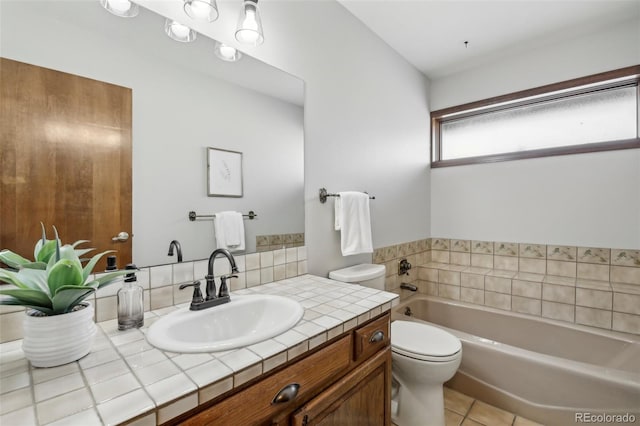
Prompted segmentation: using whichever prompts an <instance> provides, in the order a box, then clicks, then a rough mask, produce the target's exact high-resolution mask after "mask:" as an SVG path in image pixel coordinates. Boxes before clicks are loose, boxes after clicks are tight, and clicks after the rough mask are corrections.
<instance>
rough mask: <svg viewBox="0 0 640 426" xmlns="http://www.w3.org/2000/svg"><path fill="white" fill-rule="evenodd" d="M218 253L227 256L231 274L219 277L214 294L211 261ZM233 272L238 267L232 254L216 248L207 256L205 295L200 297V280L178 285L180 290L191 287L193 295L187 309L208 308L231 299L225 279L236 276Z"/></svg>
mask: <svg viewBox="0 0 640 426" xmlns="http://www.w3.org/2000/svg"><path fill="white" fill-rule="evenodd" d="M218 255H222V256H224V257H226V258H227V260H228V261H229V265H231V274H229V275H224V276H222V277H220V292H219V293H218V295H217V296H216V283H215V281H214V277H213V263H214V262H215V260H216V257H218ZM234 273H238V267H237V266H236V260H235V259H234V258H233V255H232V254H231V253H230V252H229V250H227V249H216V250H214V251H213V253H211V256H209V267H208V269H207V275H206V276H205V279H206V280H207V287H206V297H204V298H203V297H202V293H201V292H200V281H194V282H192V283H185V284H182V285H181V286H180V290H182V289H185V288H187V287H193V297H192V299H191V306H190V308H189V309H191V310H192V311H199V310H201V309H206V308H210V307H212V306H218V305H222V304H223V303H228V302H230V301H231V297H230V296H229V287H227V280H228V279H229V278H238V276H237V275H234Z"/></svg>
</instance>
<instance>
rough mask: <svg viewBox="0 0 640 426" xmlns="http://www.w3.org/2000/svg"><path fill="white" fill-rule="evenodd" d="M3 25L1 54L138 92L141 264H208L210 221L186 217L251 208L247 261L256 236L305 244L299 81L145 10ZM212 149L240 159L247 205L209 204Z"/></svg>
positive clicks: (46, 13)
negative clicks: (229, 58)
mask: <svg viewBox="0 0 640 426" xmlns="http://www.w3.org/2000/svg"><path fill="white" fill-rule="evenodd" d="M1 19H2V21H1V28H2V30H1V31H2V34H0V35H1V40H2V41H1V43H2V44H1V51H2V56H4V57H7V58H10V59H14V60H17V61H21V62H26V63H30V64H34V65H38V66H41V67H45V68H52V69H55V70H59V71H63V72H67V73H71V74H76V75H81V76H83V77H88V78H92V79H95V80H99V81H105V82H108V83H112V84H116V85H119V86H124V87H128V88H131V89H132V95H133V132H132V140H133V149H132V164H133V170H132V192H133V230H132V234H133V261H134V262H135V263H136V264H137V265H138V266H150V265H156V264H165V263H174V262H175V261H176V257H175V256H174V257H168V256H167V252H168V249H169V243H170V242H171V241H172V240H178V241H179V242H180V243H181V246H182V251H183V258H184V260H185V261H187V260H196V259H203V258H207V257H208V256H209V254H210V253H211V252H212V251H213V249H215V234H214V229H213V220H212V219H211V218H207V217H198V218H197V219H196V220H195V221H191V220H189V217H188V216H189V212H190V211H194V212H196V214H197V215H198V216H210V215H213V214H215V213H216V212H220V211H226V210H235V211H239V212H242V213H243V214H248V212H249V211H254V212H255V213H256V214H257V217H256V218H255V219H253V220H250V219H248V218H247V219H246V220H245V221H244V225H245V245H246V250H245V251H244V252H245V253H249V252H255V251H258V250H259V248H258V247H257V246H256V240H257V239H260V240H261V241H264V242H265V243H268V241H267V240H266V238H264V237H262V238H261V237H260V236H267V235H271V236H274V235H278V236H280V235H286V236H287V237H281V238H279V239H278V238H274V240H277V241H280V242H277V243H276V244H282V245H284V244H285V243H293V241H294V240H295V239H297V244H301V243H300V238H301V235H303V233H304V188H303V186H304V182H303V180H304V170H303V164H304V158H303V157H304V140H303V97H304V82H303V81H302V80H300V79H298V78H296V77H294V76H292V75H289V74H287V73H285V72H283V71H281V70H278V69H275V68H273V67H271V66H269V65H267V64H265V63H263V62H261V61H258V60H256V59H255V58H252V57H250V56H248V55H243V57H242V59H241V60H240V61H238V62H234V63H230V62H224V61H222V60H220V59H218V58H217V57H216V56H215V55H214V41H213V40H211V39H208V38H206V37H205V36H203V35H202V34H198V38H197V40H196V41H195V42H193V43H180V42H176V41H174V40H171V39H170V38H169V37H167V36H166V35H165V34H164V21H165V19H164V18H163V17H161V16H159V15H157V14H155V13H154V12H151V11H149V10H147V9H144V8H142V7H141V8H140V13H139V15H138V16H137V17H135V18H119V17H116V16H113V15H111V14H110V13H109V12H107V11H106V10H104V9H103V8H102V7H101V6H100V3H99V2H98V1H88V2H77V1H73V2H70V1H29V2H25V1H5V0H3V1H2V16H1ZM188 19H189V18H188V17H186V15H185V20H184V23H185V24H188ZM234 19H235V18H234ZM214 24H215V23H214ZM212 25H213V24H212ZM208 148H217V149H221V150H230V151H236V152H241V153H242V186H243V187H242V189H243V194H242V197H238V198H231V197H216V196H208V192H207V183H208V182H207V180H208V174H207V149H208ZM118 231H119V230H116V231H115V232H114V235H115V234H117V233H118ZM296 234H297V235H296ZM285 240H286V241H285ZM267 247H268V248H269V249H274V248H275V247H274V246H273V245H272V246H267ZM119 266H121V265H119Z"/></svg>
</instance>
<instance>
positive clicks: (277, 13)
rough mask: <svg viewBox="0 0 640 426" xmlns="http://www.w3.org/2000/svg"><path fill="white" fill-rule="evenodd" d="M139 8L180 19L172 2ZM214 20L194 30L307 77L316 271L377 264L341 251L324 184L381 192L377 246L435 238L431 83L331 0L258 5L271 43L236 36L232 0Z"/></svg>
mask: <svg viewBox="0 0 640 426" xmlns="http://www.w3.org/2000/svg"><path fill="white" fill-rule="evenodd" d="M141 4H143V5H145V7H149V8H151V9H152V10H156V11H159V12H161V13H163V14H165V15H166V16H172V17H174V18H176V19H177V18H179V17H181V16H182V15H183V12H182V10H181V8H180V7H179V5H176V4H175V3H171V4H170V3H167V2H156V1H153V0H142V2H141ZM218 4H219V6H220V16H221V17H220V19H219V20H218V21H216V23H215V25H199V24H197V23H195V24H194V28H195V29H196V30H198V31H201V32H203V33H205V34H208V35H210V36H211V37H213V38H215V39H218V40H220V41H222V42H225V43H227V44H230V45H233V46H237V47H239V48H241V49H242V50H243V51H246V52H249V53H250V54H251V55H254V56H255V57H257V58H258V59H261V60H263V61H265V62H267V63H269V64H271V65H274V66H276V67H279V68H281V69H283V70H285V71H287V72H289V73H292V74H294V75H296V76H298V77H300V78H302V79H304V81H305V110H304V115H305V124H304V127H305V205H306V207H305V220H306V223H305V238H306V245H307V247H308V258H309V261H308V268H309V272H310V273H314V274H318V275H324V274H326V273H327V272H328V271H330V270H332V269H336V268H339V267H342V266H346V265H351V264H355V263H359V262H362V261H367V262H369V261H371V256H370V255H358V256H349V257H343V256H342V255H341V254H340V243H339V234H338V233H337V232H335V231H333V230H332V224H333V200H331V199H330V200H329V201H328V202H327V203H326V204H320V202H319V201H318V190H319V188H321V187H326V188H327V190H329V191H331V192H337V191H343V190H363V191H368V192H369V193H371V194H372V195H374V196H376V200H374V201H372V203H371V205H372V207H371V216H372V222H373V223H372V228H373V244H374V247H383V246H387V245H392V244H395V243H402V242H407V241H413V240H418V239H422V238H427V237H428V236H429V223H430V220H429V210H430V207H429V203H430V201H429V155H428V151H429V105H428V100H427V99H428V81H427V79H426V78H425V77H424V75H422V74H421V73H420V72H418V71H417V70H416V69H415V68H414V67H412V66H411V65H409V64H408V63H407V62H406V61H405V60H404V59H403V58H401V57H400V56H399V55H398V54H397V53H396V52H395V51H394V50H392V49H391V48H390V47H389V46H388V45H386V44H385V43H384V42H383V41H381V40H380V39H379V38H378V37H377V36H376V35H374V34H373V33H372V32H371V31H370V30H369V29H368V28H366V27H365V26H364V25H363V24H362V23H361V22H360V21H358V20H357V19H356V18H355V17H353V15H351V14H350V13H349V12H347V10H346V9H344V8H343V7H342V6H341V5H340V4H338V3H337V2H335V0H300V1H289V0H269V1H268V2H264V3H261V14H262V23H263V26H264V32H265V43H264V44H263V45H262V46H259V47H255V48H253V47H249V48H247V47H246V46H240V45H238V44H237V42H236V41H235V40H234V39H233V32H234V26H235V25H236V21H235V19H236V16H237V6H238V4H237V3H236V2H218Z"/></svg>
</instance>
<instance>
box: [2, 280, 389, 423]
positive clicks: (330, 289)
mask: <svg viewBox="0 0 640 426" xmlns="http://www.w3.org/2000/svg"><path fill="white" fill-rule="evenodd" d="M252 294H255V295H280V296H285V297H289V298H291V299H294V300H297V301H298V302H299V303H300V304H301V305H302V306H303V307H304V311H305V312H304V316H303V318H302V320H300V322H299V323H298V324H296V325H295V326H294V327H293V328H292V329H290V330H288V331H286V332H284V333H282V334H280V335H277V336H275V337H273V338H271V339H267V340H265V341H262V342H259V343H257V344H253V345H249V346H246V347H241V348H237V349H234V350H229V351H224V352H205V353H176V352H170V351H163V350H160V349H158V348H156V347H154V346H152V345H151V344H150V343H149V342H148V341H147V339H146V334H147V332H148V331H149V328H150V327H151V325H152V324H153V323H154V322H157V321H159V320H160V319H162V318H163V317H165V316H167V315H170V314H171V313H172V312H176V309H178V308H185V307H188V304H183V305H179V306H172V307H167V308H163V309H160V310H156V311H151V312H147V313H145V325H144V326H143V327H142V328H140V329H132V330H126V331H119V330H118V325H117V321H116V320H108V321H103V322H99V323H98V324H97V325H98V327H97V333H98V334H97V335H96V340H95V342H94V346H93V348H92V350H91V352H90V353H89V355H87V356H86V357H84V358H82V359H80V360H79V361H76V362H73V363H70V364H67V365H63V366H60V367H55V368H47V369H38V368H33V367H32V366H31V365H29V363H28V361H27V360H26V359H25V358H24V354H23V352H22V350H21V341H20V340H14V341H11V342H6V343H3V344H2V345H1V346H0V371H2V373H3V376H2V381H3V389H2V391H3V394H2V411H1V412H0V423H2V424H25V425H27V424H32V425H35V426H42V425H45V424H49V423H54V422H55V423H59V424H90V425H94V424H95V425H99V424H113V425H121V424H135V425H136V426H155V425H177V424H186V425H204V424H215V425H233V426H237V425H265V424H275V425H289V424H291V425H299V426H301V425H305V424H307V425H312V424H317V425H345V424H357V425H376V426H378V425H390V424H391V420H390V389H391V386H390V382H391V355H390V336H389V330H390V319H389V315H390V310H391V309H392V308H393V307H394V306H395V305H396V304H397V303H398V295H397V294H394V293H389V292H386V291H380V290H376V289H371V288H366V287H363V286H360V285H357V284H347V283H344V282H340V281H335V280H331V279H327V278H323V277H317V276H313V275H301V276H297V277H294V278H288V279H285V280H281V281H276V282H272V283H269V284H263V285H259V286H255V287H250V288H246V289H242V290H238V291H234V292H233V294H232V301H231V303H230V304H233V303H234V300H233V299H234V297H235V298H236V301H238V299H239V296H241V295H252ZM211 309H216V308H211Z"/></svg>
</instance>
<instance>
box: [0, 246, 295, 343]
mask: <svg viewBox="0 0 640 426" xmlns="http://www.w3.org/2000/svg"><path fill="white" fill-rule="evenodd" d="M234 257H235V260H236V265H237V266H238V269H239V271H240V272H239V273H238V274H237V275H238V278H235V279H232V280H230V287H231V290H232V291H234V290H239V289H243V288H248V287H254V286H257V285H260V284H267V283H270V282H273V281H279V280H283V279H285V278H292V277H296V276H298V275H304V274H306V273H307V248H306V247H305V246H300V247H290V248H280V249H278V250H271V251H262V252H260V253H251V254H245V255H237V256H234ZM208 263H209V262H208V259H206V260H198V261H193V262H182V263H173V264H168V265H158V266H151V267H146V268H140V271H139V272H137V273H136V277H137V278H138V281H137V284H138V285H140V286H141V287H142V288H143V289H144V310H145V312H146V311H150V310H156V309H160V308H165V307H169V306H173V305H177V304H181V303H187V302H189V301H191V296H192V293H193V289H192V288H191V287H188V288H187V289H185V290H180V289H179V287H180V284H182V283H185V282H189V281H193V280H196V279H197V280H200V281H201V283H202V284H201V286H200V288H201V289H202V291H203V292H204V287H205V282H204V276H205V275H206V274H207V268H208ZM213 272H214V275H215V276H216V277H219V276H221V275H226V274H229V273H230V272H231V270H230V267H229V263H228V261H227V259H226V258H218V259H216V260H215V262H214V269H213ZM218 284H219V280H216V285H218ZM120 287H121V286H120V285H119V284H117V283H114V284H112V285H109V286H107V287H105V288H103V289H101V290H99V291H97V292H96V293H95V295H94V296H92V297H89V298H87V300H88V301H90V302H91V303H93V305H94V307H95V315H96V318H95V319H96V321H98V322H100V321H106V320H110V319H114V318H116V317H117V303H116V293H117V292H118V289H120ZM23 316H24V308H22V307H19V306H16V307H13V306H4V305H3V306H0V343H4V342H9V341H12V340H17V339H21V338H22V319H23Z"/></svg>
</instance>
